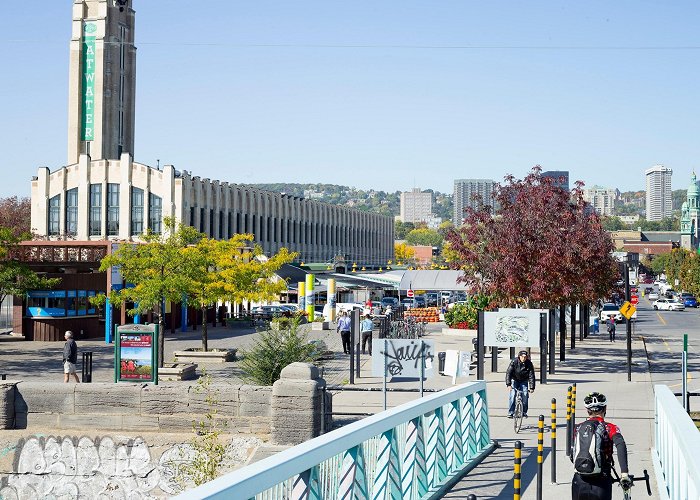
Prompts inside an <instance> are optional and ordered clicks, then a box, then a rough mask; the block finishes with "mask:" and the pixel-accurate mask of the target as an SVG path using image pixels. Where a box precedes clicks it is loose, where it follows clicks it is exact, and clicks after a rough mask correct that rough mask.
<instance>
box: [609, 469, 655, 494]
mask: <svg viewBox="0 0 700 500" xmlns="http://www.w3.org/2000/svg"><path fill="white" fill-rule="evenodd" d="M613 471H615V478H614V479H613V480H612V482H613V483H619V482H620V476H618V475H617V471H616V470H615V469H613ZM629 478H630V481H632V484H634V482H635V481H644V482H645V483H646V485H647V494H648V495H649V496H651V484H650V483H649V473H648V472H647V470H646V469H644V475H643V476H635V475H633V474H629Z"/></svg>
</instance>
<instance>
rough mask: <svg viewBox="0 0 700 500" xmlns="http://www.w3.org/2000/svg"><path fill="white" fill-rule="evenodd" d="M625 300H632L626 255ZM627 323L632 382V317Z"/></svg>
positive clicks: (628, 362) (628, 358)
mask: <svg viewBox="0 0 700 500" xmlns="http://www.w3.org/2000/svg"><path fill="white" fill-rule="evenodd" d="M624 267H625V300H626V301H627V302H629V301H630V298H631V297H630V264H629V261H628V257H625V261H624ZM625 323H626V325H627V381H628V382H632V318H630V319H628V320H627V321H626V322H625Z"/></svg>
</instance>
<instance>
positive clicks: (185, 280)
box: [100, 217, 204, 366]
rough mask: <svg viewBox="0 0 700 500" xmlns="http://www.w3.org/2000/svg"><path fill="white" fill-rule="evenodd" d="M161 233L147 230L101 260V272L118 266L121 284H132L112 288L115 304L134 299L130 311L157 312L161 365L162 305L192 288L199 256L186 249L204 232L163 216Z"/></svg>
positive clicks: (174, 299)
mask: <svg viewBox="0 0 700 500" xmlns="http://www.w3.org/2000/svg"><path fill="white" fill-rule="evenodd" d="M163 225H164V227H166V228H169V231H168V232H166V233H163V234H156V233H148V234H145V235H143V236H142V240H143V243H133V244H130V243H125V244H122V245H120V246H119V248H117V250H116V251H114V252H113V253H111V254H109V255H107V256H106V257H105V258H104V259H102V262H101V263H100V271H107V270H109V268H111V267H112V266H118V267H119V272H120V274H121V275H122V278H123V280H124V283H129V284H132V285H133V287H124V288H122V289H121V290H116V291H111V292H110V293H109V296H110V300H111V301H112V302H113V303H114V304H121V303H126V302H133V303H134V307H133V308H132V309H130V310H129V311H128V313H129V314H131V315H135V314H141V313H144V312H146V311H149V310H153V311H155V312H156V313H157V315H158V324H159V331H160V335H159V336H158V362H159V366H163V358H164V356H165V320H164V317H163V316H164V311H163V304H164V302H165V301H166V300H167V301H171V302H173V303H180V302H182V300H183V297H184V296H186V295H188V294H189V293H190V292H191V291H192V287H193V283H194V281H195V278H196V274H197V272H198V271H199V269H200V268H199V267H198V265H199V260H198V255H197V253H196V252H194V251H188V248H191V247H192V245H196V244H197V243H198V242H199V241H201V240H202V239H203V238H204V234H202V233H200V232H198V231H197V230H196V229H194V228H193V227H190V226H186V225H183V224H179V225H177V226H176V224H175V220H174V219H172V218H169V217H166V218H164V224H163Z"/></svg>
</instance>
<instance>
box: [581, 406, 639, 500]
mask: <svg viewBox="0 0 700 500" xmlns="http://www.w3.org/2000/svg"><path fill="white" fill-rule="evenodd" d="M583 402H584V404H585V405H586V410H587V411H588V420H584V421H583V422H581V423H580V424H578V425H577V426H576V428H575V429H574V438H573V450H572V452H571V455H570V459H571V461H572V462H573V464H574V470H575V473H574V478H573V480H572V481H571V498H572V500H610V499H612V483H613V478H612V470H613V466H614V465H615V461H614V459H613V446H614V447H615V449H616V450H617V460H618V464H619V466H620V485H621V486H622V487H623V489H628V488H629V487H630V486H631V485H632V480H631V479H630V477H629V469H628V467H627V444H625V439H624V438H623V437H622V433H621V432H620V428H619V427H618V426H617V425H615V424H612V423H610V422H606V421H605V413H606V409H607V405H608V402H607V399H606V397H605V395H603V394H601V393H599V392H592V393H590V394H589V395H588V396H586V397H585V398H584V400H583Z"/></svg>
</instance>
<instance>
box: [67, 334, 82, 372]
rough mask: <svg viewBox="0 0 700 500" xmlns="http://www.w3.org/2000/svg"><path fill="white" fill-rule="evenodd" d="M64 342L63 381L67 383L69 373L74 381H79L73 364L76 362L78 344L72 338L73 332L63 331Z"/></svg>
mask: <svg viewBox="0 0 700 500" xmlns="http://www.w3.org/2000/svg"><path fill="white" fill-rule="evenodd" d="M65 338H66V343H65V344H63V381H64V382H65V383H68V381H69V380H70V376H71V374H72V375H73V376H74V377H75V381H76V382H78V383H79V382H80V379H79V378H78V373H77V372H76V369H75V365H76V364H77V363H78V344H76V343H75V340H73V332H71V331H70V330H68V331H67V332H66V333H65Z"/></svg>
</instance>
